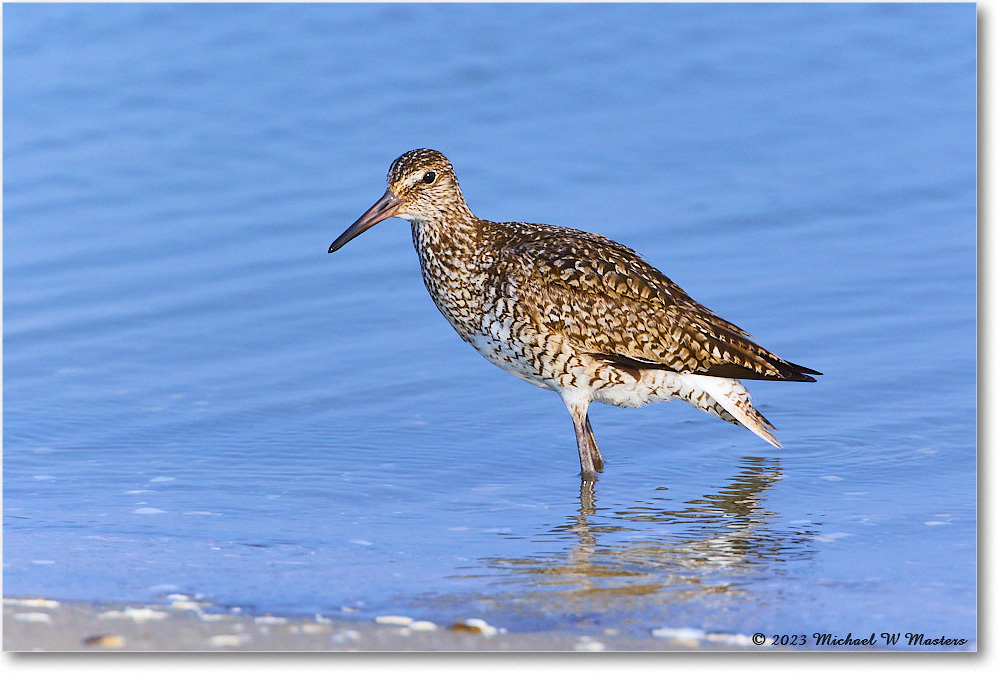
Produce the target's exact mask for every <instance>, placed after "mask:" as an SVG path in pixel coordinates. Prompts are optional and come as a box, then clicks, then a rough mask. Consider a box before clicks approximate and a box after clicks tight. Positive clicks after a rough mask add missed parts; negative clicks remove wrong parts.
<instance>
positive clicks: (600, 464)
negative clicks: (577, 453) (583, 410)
mask: <svg viewBox="0 0 1000 675" xmlns="http://www.w3.org/2000/svg"><path fill="white" fill-rule="evenodd" d="M584 421H585V422H586V423H587V435H588V436H589V437H590V459H591V461H592V462H593V463H594V469H595V470H597V471H604V458H603V457H601V451H600V450H598V449H597V439H596V438H594V428H593V427H592V426H590V415H589V414H588V415H587V416H586V417H585V418H584Z"/></svg>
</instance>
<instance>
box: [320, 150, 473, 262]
mask: <svg viewBox="0 0 1000 675" xmlns="http://www.w3.org/2000/svg"><path fill="white" fill-rule="evenodd" d="M386 180H387V183H388V184H389V187H388V188H387V189H386V191H385V194H384V195H382V196H381V197H380V198H379V200H378V201H376V202H375V203H374V204H373V205H372V207H371V208H370V209H368V210H367V211H365V212H364V214H362V216H361V217H360V218H358V219H357V220H356V221H354V224H353V225H351V226H350V227H349V228H347V229H346V230H345V231H344V233H343V234H342V235H340V236H339V237H337V240H336V241H334V242H333V243H332V244H330V251H329V252H330V253H333V252H334V251H336V250H337V249H339V248H341V247H342V246H343V245H344V244H346V243H347V242H349V241H350V240H351V239H354V238H355V237H356V236H358V235H359V234H361V233H362V232H364V231H365V230H367V229H369V228H370V227H372V226H373V225H375V224H377V223H380V222H382V221H383V220H385V219H386V218H392V217H393V216H395V217H397V218H403V219H404V220H408V221H410V222H421V221H430V220H434V219H440V218H446V217H447V216H448V214H456V213H458V214H462V215H465V214H468V213H469V210H468V207H467V206H466V204H465V199H464V198H463V197H462V190H461V188H459V186H458V179H457V178H456V177H455V169H454V168H452V166H451V162H449V161H448V158H447V157H445V156H444V155H443V154H441V153H440V152H438V151H437V150H428V149H427V148H420V149H417V150H410V151H409V152H406V153H403V154H402V155H400V156H399V157H397V158H396V161H394V162H393V163H392V166H390V167H389V176H388V178H387V179H386ZM470 215H471V214H470Z"/></svg>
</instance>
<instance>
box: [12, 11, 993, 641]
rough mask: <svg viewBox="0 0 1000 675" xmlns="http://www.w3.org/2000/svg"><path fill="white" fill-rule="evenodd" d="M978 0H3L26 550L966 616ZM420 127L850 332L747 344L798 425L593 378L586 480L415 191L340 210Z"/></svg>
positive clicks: (691, 611)
mask: <svg viewBox="0 0 1000 675" xmlns="http://www.w3.org/2000/svg"><path fill="white" fill-rule="evenodd" d="M975 21H976V17H975V8H974V6H973V5H947V6H940V5H930V6H928V5H920V6H898V5H892V6H841V5H835V6H816V5H808V6H797V5H791V6H787V5H778V6H700V5H679V6H658V5H642V6H603V5H596V6H595V5H588V6H565V5H552V6H547V5H540V6H535V5H527V6H524V5H518V6H453V5H444V6H421V5H416V6H413V5H391V6H381V5H364V6H352V5H334V6H314V5H288V6H260V5H253V6H227V5H207V6H171V5H148V6H129V5H111V6H100V7H95V6H86V5H84V6H63V5H8V6H6V7H4V24H3V25H4V36H3V37H4V54H3V56H4V80H3V81H4V91H3V94H4V128H3V134H4V157H3V160H4V192H3V197H4V207H3V216H4V222H3V225H4V227H3V274H4V277H3V281H4V285H3V290H4V299H3V310H4V312H3V319H4V321H3V376H4V381H3V394H4V396H3V404H4V410H3V451H4V453H3V462H4V465H3V471H4V473H3V487H4V592H5V593H6V594H7V595H44V596H49V597H55V598H62V599H78V600H127V601H141V600H155V599H157V598H162V597H163V596H164V595H165V594H169V593H173V592H181V593H189V594H194V595H199V596H200V597H204V598H206V599H207V600H210V601H212V602H214V603H217V604H218V605H221V606H240V607H253V608H256V609H257V610H258V611H268V612H278V613H280V612H287V613H312V612H321V613H325V614H328V615H344V616H355V617H360V618H370V617H372V616H375V615H377V614H380V613H388V612H391V613H402V614H408V615H410V616H415V617H418V618H426V619H430V620H434V621H439V622H449V621H453V620H456V619H460V618H465V617H469V616H481V617H483V618H485V619H487V620H488V621H490V622H491V623H494V624H498V625H502V626H505V627H507V628H508V629H510V630H524V629H531V628H562V629H570V630H586V631H590V632H593V631H595V630H598V631H599V630H601V629H603V628H607V627H615V628H619V629H621V630H623V631H626V632H632V633H635V634H648V631H649V630H651V629H654V628H658V627H661V626H672V627H682V626H690V627H696V628H704V629H707V630H708V629H710V630H725V631H735V632H741V633H746V634H750V633H753V632H756V631H762V632H765V633H775V632H784V633H811V632H813V631H823V632H831V633H839V634H841V635H843V634H846V633H847V632H848V631H852V632H853V633H854V634H855V635H857V634H867V633H868V632H871V631H877V632H881V631H891V632H896V631H904V632H905V631H918V632H924V633H926V634H928V635H934V636H937V635H940V634H944V635H946V636H949V637H964V638H966V639H970V640H974V639H975V638H976V632H975V631H976V623H975V622H976V585H975V584H976V537H975V533H976V436H975V420H976V400H975V385H976V360H975V346H976V345H975V330H976V313H975V302H976V286H975V283H976V276H975V255H976V202H975V194H976V193H975V190H976V166H975V160H976V147H975V131H976V128H975V123H976V117H975V113H976V108H975V102H976V101H975V73H976V60H975ZM401 35H409V36H420V37H419V39H415V38H412V37H411V38H408V39H401V38H400V36H401ZM421 146H426V147H434V148H438V149H440V150H442V151H444V152H445V153H446V154H448V155H449V156H450V157H451V159H452V160H453V162H454V163H455V166H456V169H457V171H458V175H459V177H460V179H461V180H462V185H463V188H464V190H465V193H466V196H467V198H468V200H469V202H470V205H471V206H472V208H473V209H474V210H475V211H476V213H477V214H478V215H480V216H483V217H487V218H492V219H495V220H505V219H506V220H513V219H517V220H532V221H537V222H551V223H556V224H562V225H570V226H573V227H578V228H581V229H585V230H590V231H599V232H601V233H603V234H605V235H608V236H610V237H612V238H614V239H616V240H618V241H621V242H623V243H625V244H627V245H629V246H631V247H633V248H635V249H637V250H639V251H641V252H642V253H643V254H644V255H645V256H646V257H647V259H648V260H650V261H651V262H652V263H653V264H654V265H656V266H657V267H659V268H660V269H662V270H664V271H665V272H666V273H667V274H668V275H669V276H670V277H671V278H672V279H674V280H675V281H676V282H678V283H679V284H680V285H681V286H683V287H684V288H685V289H686V290H687V291H688V292H689V293H690V294H691V295H693V296H694V297H695V298H696V299H698V300H699V301H701V302H702V303H704V304H706V305H707V306H709V307H711V308H712V309H713V310H715V311H716V312H718V313H719V314H721V315H722V316H724V317H726V318H727V319H730V320H731V321H734V322H735V323H737V324H739V325H741V326H743V327H744V328H746V329H747V330H749V331H750V332H751V333H753V334H754V335H755V336H756V337H757V338H758V339H759V340H760V341H761V342H762V343H763V344H764V345H765V346H767V347H769V348H771V349H773V350H774V351H776V352H777V353H779V354H781V355H782V356H784V357H786V358H788V359H790V360H792V361H795V362H798V363H803V364H805V365H807V366H809V367H812V368H816V369H818V370H820V371H822V372H824V373H825V375H824V377H822V378H821V379H820V382H819V383H818V384H811V385H803V384H790V383H767V382H762V383H756V382H755V383H750V388H751V390H752V391H753V393H754V394H755V396H756V401H757V403H758V404H759V406H760V408H761V410H762V411H763V412H764V414H765V415H767V416H768V417H769V418H771V420H772V421H773V422H774V423H775V424H776V425H777V427H778V428H779V438H780V439H781V441H782V442H783V443H784V447H783V448H782V449H780V450H775V449H773V448H771V447H770V446H767V445H766V444H764V443H763V442H761V441H760V440H759V439H757V438H755V437H754V436H753V435H751V434H750V433H749V432H746V431H744V430H741V429H738V428H736V427H734V426H731V425H726V424H722V423H720V422H719V421H718V420H715V419H713V418H710V417H708V416H707V415H704V414H703V413H700V412H698V411H695V410H693V409H690V408H688V407H687V406H685V405H683V404H680V403H671V404H660V405H658V406H654V407H652V408H648V409H645V410H641V411H634V410H618V409H614V408H607V407H600V408H599V409H593V412H592V416H593V421H594V427H595V429H596V431H597V437H598V439H599V441H600V443H601V448H602V450H603V451H604V454H605V457H606V459H607V462H608V466H607V470H606V472H605V473H604V474H603V476H602V477H601V479H600V481H599V482H598V483H597V485H596V488H595V490H594V492H593V493H592V494H591V493H589V492H588V491H587V490H582V491H581V488H580V483H579V479H578V476H577V472H578V469H579V467H578V460H577V456H576V449H575V444H574V440H573V434H572V425H571V422H570V419H569V416H568V415H567V414H566V412H565V410H564V408H563V405H562V403H561V402H560V400H559V399H558V397H557V396H555V395H553V394H552V393H551V392H546V391H543V390H540V389H535V388H532V387H529V386H528V385H525V384H524V383H522V382H519V381H518V380H516V379H515V378H513V377H511V376H509V375H507V374H505V373H503V372H501V371H500V370H498V369H497V368H495V367H493V366H491V365H490V364H488V363H487V362H486V361H485V360H483V359H482V358H481V357H479V355H477V354H476V353H475V352H474V351H473V350H472V349H470V348H469V347H468V346H467V345H465V344H463V343H462V342H461V340H460V339H459V338H458V337H457V336H456V335H455V334H454V333H453V331H452V330H451V328H449V326H448V325H447V323H446V322H445V321H444V320H443V319H442V318H441V316H440V315H439V314H438V313H437V311H436V309H435V308H434V306H433V305H432V303H431V301H430V300H429V298H428V297H427V294H426V292H425V290H424V288H423V285H422V283H421V280H420V274H419V269H418V266H417V261H416V256H415V255H414V253H413V250H412V246H411V243H410V235H409V229H408V226H407V225H406V224H405V223H404V222H402V221H399V220H390V221H387V222H385V223H383V224H382V225H380V226H379V227H377V228H375V229H374V230H372V231H370V232H369V233H367V234H365V235H364V236H363V237H362V238H359V239H358V240H356V241H354V242H352V243H351V244H350V245H349V246H347V247H346V248H344V249H343V250H342V251H340V252H338V253H337V254H336V255H332V256H331V255H327V253H326V250H327V247H328V246H329V244H330V242H331V241H332V240H333V238H334V237H336V236H337V235H338V234H339V233H340V232H341V231H342V230H343V229H344V228H345V227H346V226H347V225H348V224H349V223H350V222H351V221H353V220H354V219H355V218H356V217H357V216H358V215H359V214H360V213H361V212H362V211H364V210H365V209H366V208H367V207H368V206H369V205H370V204H371V203H372V202H373V201H374V200H375V199H376V198H377V197H378V196H379V195H380V194H381V193H382V191H383V190H384V176H385V172H386V169H387V168H388V165H389V163H390V162H391V160H392V159H393V158H395V157H396V156H397V155H399V154H400V153H402V152H403V151H405V150H408V149H410V148H413V147H421Z"/></svg>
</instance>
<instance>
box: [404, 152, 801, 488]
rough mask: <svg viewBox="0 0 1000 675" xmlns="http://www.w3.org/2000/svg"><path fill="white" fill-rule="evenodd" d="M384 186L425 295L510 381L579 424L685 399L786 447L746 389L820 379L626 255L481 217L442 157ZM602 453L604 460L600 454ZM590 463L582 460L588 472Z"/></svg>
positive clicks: (579, 238) (564, 233)
mask: <svg viewBox="0 0 1000 675" xmlns="http://www.w3.org/2000/svg"><path fill="white" fill-rule="evenodd" d="M428 172H432V173H431V174H429V173H428ZM431 175H433V178H434V180H433V183H431V184H428V183H427V182H426V180H425V177H430V176H431ZM388 184H389V190H390V191H391V192H392V193H393V194H395V195H398V196H399V197H400V199H401V200H402V201H403V202H404V206H402V207H401V208H400V209H399V212H398V213H396V214H395V215H397V216H399V217H402V218H405V219H407V220H409V221H410V222H411V225H412V231H413V244H414V247H415V248H416V250H417V254H418V256H419V259H420V268H421V271H422V274H423V280H424V284H425V285H426V287H427V290H428V292H429V293H430V295H431V298H432V299H433V301H434V304H435V305H436V306H437V307H438V309H439V310H440V311H441V313H442V314H443V315H444V316H445V318H446V319H447V320H448V321H449V323H451V325H452V326H453V327H454V328H455V330H456V331H457V332H458V334H459V335H460V336H461V337H462V338H463V339H464V340H466V341H467V342H469V343H470V344H471V345H472V346H474V347H475V348H476V349H477V350H478V351H479V352H480V353H481V354H482V355H483V356H484V357H486V358H487V359H488V360H489V361H491V362H492V363H494V364H496V365H498V366H499V367H501V368H503V369H504V370H506V371H508V372H510V373H512V374H514V375H516V376H518V377H520V378H521V379H523V380H526V381H528V382H531V383H532V384H535V385H537V386H540V387H545V388H549V389H554V390H556V391H558V392H559V393H560V395H562V396H563V399H564V400H565V401H567V405H568V406H569V407H570V410H571V412H573V411H574V406H575V405H579V406H582V416H583V418H584V419H585V417H586V405H587V404H588V403H589V402H590V401H592V400H593V401H600V402H603V403H610V404H613V405H618V406H629V407H635V406H641V405H644V404H646V403H649V402H652V401H662V400H667V399H670V398H679V399H682V400H685V401H687V402H688V403H690V404H691V405H693V406H695V407H697V408H700V409H702V410H705V411H706V412H709V413H711V414H713V415H716V416H718V417H720V418H721V419H724V420H726V421H728V422H732V423H734V424H741V425H743V426H746V427H747V428H749V429H750V430H751V431H754V433H756V434H758V435H759V436H761V437H762V438H764V439H765V440H767V441H768V442H770V443H772V444H774V445H777V441H776V440H775V439H774V436H773V435H772V434H771V433H770V432H769V431H768V429H773V426H771V424H770V423H769V422H768V421H767V420H766V419H765V418H764V417H763V416H762V415H760V413H759V412H757V411H756V410H755V409H754V408H753V406H752V404H751V403H750V399H749V395H748V394H747V392H746V389H745V388H744V387H743V385H742V384H741V383H740V382H739V381H738V379H737V378H743V379H768V380H797V381H814V380H813V378H812V377H810V376H809V373H812V374H818V373H816V371H813V370H810V369H808V368H805V367H803V366H798V365H796V364H793V363H790V362H788V361H785V360H784V359H781V358H779V357H778V356H775V355H774V354H772V353H771V352H769V351H767V350H766V349H764V348H763V347H761V346H760V345H758V344H756V343H755V342H754V341H753V340H752V339H751V338H750V336H749V335H748V334H747V333H746V332H745V331H743V330H742V329H740V328H739V327H737V326H735V325H734V324H732V323H730V322H728V321H726V320H724V319H722V318H720V317H718V316H717V315H715V314H714V313H713V312H711V311H710V310H708V309H707V308H705V307H703V306H702V305H700V304H698V303H697V302H695V301H694V300H692V299H691V298H690V297H689V296H688V295H687V294H686V293H685V292H684V291H683V290H681V289H680V287H678V286H677V285H676V284H675V283H673V282H672V281H671V280H670V279H669V278H667V277H666V276H665V275H664V274H663V273H662V272H660V271H659V270H657V269H656V268H654V267H653V266H651V265H650V264H649V263H647V262H646V261H645V260H643V259H642V257H640V256H639V255H638V254H637V253H636V252H635V251H633V250H631V249H630V248H628V247H626V246H623V245H621V244H618V243H616V242H614V241H612V240H610V239H607V238H606V237H603V236H601V235H598V234H591V233H587V232H582V231H579V230H573V229H569V228H564V227H556V226H552V225H539V224H534V223H522V222H505V223H498V222H491V221H488V220H482V219H479V218H476V217H475V216H474V215H473V214H472V212H471V211H470V210H469V207H468V206H467V205H466V202H465V199H464V198H463V196H462V192H461V189H460V188H459V185H458V181H457V179H456V178H455V173H454V170H453V168H452V166H451V164H450V162H449V161H448V160H447V159H446V158H445V157H444V155H442V154H441V153H439V152H437V151H434V150H426V149H421V150H414V151H410V152H408V153H405V154H404V155H402V156H401V157H399V158H398V159H396V161H395V162H393V164H392V166H391V168H390V170H389V176H388ZM719 398H722V399H724V400H722V401H720V400H718V399H719ZM574 419H575V420H576V416H574ZM576 421H577V426H578V441H579V440H580V436H579V434H580V433H581V431H580V428H579V427H580V425H581V424H582V421H580V420H576ZM586 426H587V430H588V432H589V421H588V422H587V423H586ZM591 440H592V439H591ZM593 453H595V455H596V456H597V458H598V459H599V457H600V456H599V453H598V452H597V450H596V444H595V445H594V448H593ZM583 455H584V450H583V448H582V447H581V462H582V463H583V462H584V459H583ZM598 470H599V469H598ZM584 473H585V474H586V473H587V467H586V466H584Z"/></svg>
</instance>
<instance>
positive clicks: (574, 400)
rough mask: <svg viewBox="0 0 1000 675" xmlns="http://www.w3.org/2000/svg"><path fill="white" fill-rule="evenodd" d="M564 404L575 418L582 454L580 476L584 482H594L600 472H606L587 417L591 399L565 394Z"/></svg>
mask: <svg viewBox="0 0 1000 675" xmlns="http://www.w3.org/2000/svg"><path fill="white" fill-rule="evenodd" d="M563 402H564V403H565V404H566V408H567V409H568V410H569V414H570V415H571V416H572V417H573V429H574V431H576V449H577V450H578V451H579V453H580V475H581V476H582V477H583V478H584V480H592V479H593V478H594V476H595V474H596V473H597V472H598V471H603V470H604V459H603V458H602V457H601V451H600V450H598V449H597V441H596V440H595V439H594V430H593V429H592V428H591V426H590V419H589V418H588V417H587V407H588V406H590V397H589V396H583V395H573V394H569V395H567V394H564V395H563Z"/></svg>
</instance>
